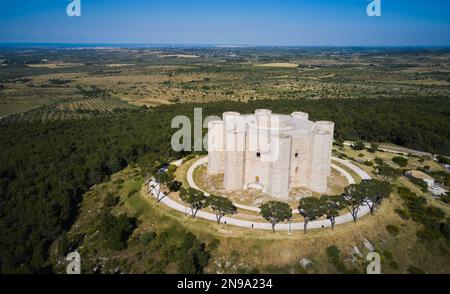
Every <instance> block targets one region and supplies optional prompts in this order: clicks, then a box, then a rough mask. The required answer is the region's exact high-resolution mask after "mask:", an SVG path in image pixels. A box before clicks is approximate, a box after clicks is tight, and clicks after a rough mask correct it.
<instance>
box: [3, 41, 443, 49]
mask: <svg viewBox="0 0 450 294" xmlns="http://www.w3.org/2000/svg"><path fill="white" fill-rule="evenodd" d="M1 45H31V46H36V47H48V46H58V45H66V46H67V45H74V46H81V45H84V46H88V47H92V46H97V47H101V46H103V47H112V46H114V45H117V46H127V45H130V46H179V47H182V46H186V47H189V46H195V47H219V48H220V47H223V48H227V47H241V48H258V47H260V48H264V47H282V48H289V47H291V48H295V47H297V48H308V47H310V48H314V47H315V48H318V47H319V48H320V47H322V48H450V44H448V45H358V44H352V45H335V44H329V45H314V44H307V45H301V44H298V45H293V44H291V45H286V44H285V45H283V44H240V43H208V42H192V43H190V42H189V43H188V42H179V43H177V42H143V43H141V42H46V41H38V42H34V41H0V46H1Z"/></svg>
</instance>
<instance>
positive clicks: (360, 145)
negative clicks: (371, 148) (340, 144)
mask: <svg viewBox="0 0 450 294" xmlns="http://www.w3.org/2000/svg"><path fill="white" fill-rule="evenodd" d="M351 148H352V149H353V150H364V149H365V148H366V146H365V145H364V142H363V141H356V142H355V143H353V144H352V145H351Z"/></svg>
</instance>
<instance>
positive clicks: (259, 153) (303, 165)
mask: <svg viewBox="0 0 450 294" xmlns="http://www.w3.org/2000/svg"><path fill="white" fill-rule="evenodd" d="M333 135H334V123H332V122H328V121H318V122H312V121H310V120H309V115H308V114H307V113H304V112H294V113H292V114H291V115H281V114H273V113H272V111H271V110H266V109H259V110H256V111H255V114H250V115H241V114H240V113H238V112H226V113H224V114H223V120H216V121H212V122H210V123H209V124H208V175H218V174H224V182H223V186H224V188H225V190H227V191H236V190H241V189H244V190H247V189H258V190H261V191H263V192H264V193H267V194H269V195H271V196H274V197H276V198H279V199H283V200H287V199H289V193H290V190H291V189H293V188H307V189H309V190H311V191H313V192H318V193H325V192H326V191H327V182H328V177H329V176H330V175H331V150H332V145H333Z"/></svg>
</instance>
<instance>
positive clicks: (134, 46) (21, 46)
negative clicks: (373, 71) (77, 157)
mask: <svg viewBox="0 0 450 294" xmlns="http://www.w3.org/2000/svg"><path fill="white" fill-rule="evenodd" d="M0 48H15V49H26V48H59V49H72V48H75V49H76V48H79V49H85V48H86V49H96V48H123V49H139V48H184V49H189V48H260V49H264V48H266V49H267V48H285V49H313V48H314V49H336V48H343V49H359V50H394V51H395V50H420V49H449V48H450V46H334V45H329V46H314V45H311V46H281V45H249V44H246V45H244V44H242V45H239V44H238V45H231V44H196V43H193V44H189V43H184V44H175V43H174V44H163V43H161V44H158V43H154V44H148V43H147V44H145V43H142V44H140V43H32V42H0Z"/></svg>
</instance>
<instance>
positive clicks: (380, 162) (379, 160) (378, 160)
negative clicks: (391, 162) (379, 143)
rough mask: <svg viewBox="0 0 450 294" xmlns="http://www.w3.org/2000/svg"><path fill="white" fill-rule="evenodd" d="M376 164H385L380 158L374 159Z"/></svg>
mask: <svg viewBox="0 0 450 294" xmlns="http://www.w3.org/2000/svg"><path fill="white" fill-rule="evenodd" d="M374 161H375V163H376V164H378V165H382V164H383V163H384V161H383V159H381V158H379V157H375V159H374Z"/></svg>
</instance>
